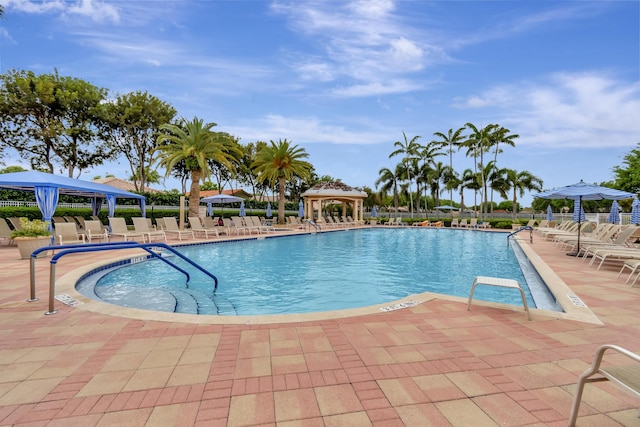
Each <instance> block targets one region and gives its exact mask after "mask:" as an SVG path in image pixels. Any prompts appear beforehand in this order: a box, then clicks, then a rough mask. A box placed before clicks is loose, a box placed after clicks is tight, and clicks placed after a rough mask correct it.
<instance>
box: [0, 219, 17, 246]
mask: <svg viewBox="0 0 640 427" xmlns="http://www.w3.org/2000/svg"><path fill="white" fill-rule="evenodd" d="M11 233H12V231H11V228H10V227H9V224H7V221H6V220H5V219H4V218H0V239H5V240H7V241H8V244H9V245H11V244H13V243H15V242H14V240H13V239H12V238H11Z"/></svg>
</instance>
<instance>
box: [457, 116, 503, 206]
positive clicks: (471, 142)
mask: <svg viewBox="0 0 640 427" xmlns="http://www.w3.org/2000/svg"><path fill="white" fill-rule="evenodd" d="M466 126H467V127H468V128H469V130H470V131H471V134H470V135H469V138H468V139H467V140H466V141H465V143H464V145H465V146H466V147H468V149H467V155H469V153H470V152H471V153H472V154H473V158H474V168H475V170H476V172H478V165H480V171H479V172H480V185H481V188H482V194H484V196H485V197H486V195H487V191H486V188H487V177H486V175H485V173H484V172H485V166H484V154H485V153H487V152H488V151H489V149H490V147H491V142H492V140H493V133H494V132H495V130H496V128H497V127H498V125H496V124H490V125H487V126H484V127H481V128H477V127H476V125H474V124H473V123H467V124H466ZM482 206H483V209H482V216H483V218H484V214H485V213H486V211H485V209H486V206H487V203H486V198H485V199H484V200H483V201H482Z"/></svg>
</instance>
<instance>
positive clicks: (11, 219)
mask: <svg viewBox="0 0 640 427" xmlns="http://www.w3.org/2000/svg"><path fill="white" fill-rule="evenodd" d="M7 219H8V220H9V224H11V226H12V227H13V229H14V230H20V229H21V228H22V224H20V218H19V217H17V216H11V217H9V218H7Z"/></svg>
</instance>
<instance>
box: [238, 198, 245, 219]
mask: <svg viewBox="0 0 640 427" xmlns="http://www.w3.org/2000/svg"><path fill="white" fill-rule="evenodd" d="M246 214H247V213H246V212H245V210H244V200H243V201H241V202H240V212H239V213H238V215H240V216H245V215H246Z"/></svg>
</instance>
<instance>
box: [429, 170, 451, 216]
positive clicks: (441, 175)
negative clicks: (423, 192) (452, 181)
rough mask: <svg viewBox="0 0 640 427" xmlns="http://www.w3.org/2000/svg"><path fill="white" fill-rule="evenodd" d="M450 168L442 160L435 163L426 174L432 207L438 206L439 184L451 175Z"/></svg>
mask: <svg viewBox="0 0 640 427" xmlns="http://www.w3.org/2000/svg"><path fill="white" fill-rule="evenodd" d="M451 172H452V169H451V168H450V167H449V166H448V165H445V164H444V163H442V162H438V163H435V164H434V165H433V168H431V171H430V173H429V175H428V180H429V188H430V190H431V197H432V198H433V203H434V207H437V206H440V184H443V183H445V180H446V178H447V177H449V176H450V175H451Z"/></svg>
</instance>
